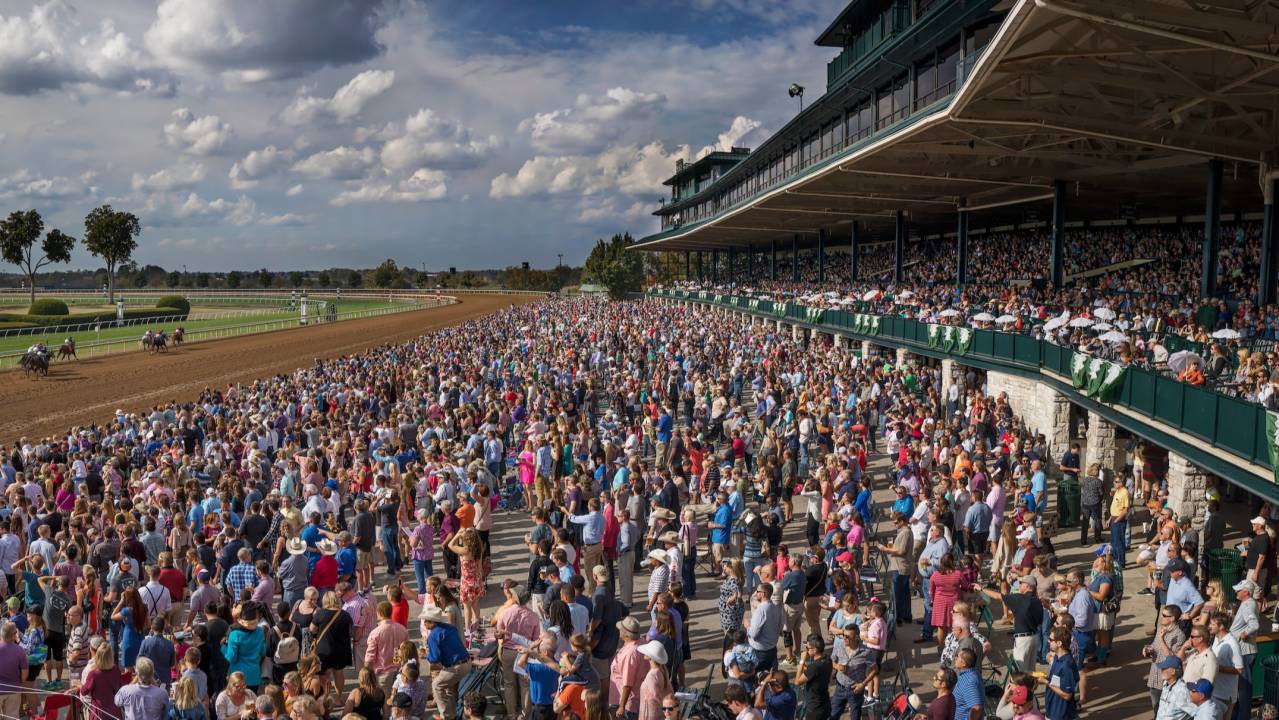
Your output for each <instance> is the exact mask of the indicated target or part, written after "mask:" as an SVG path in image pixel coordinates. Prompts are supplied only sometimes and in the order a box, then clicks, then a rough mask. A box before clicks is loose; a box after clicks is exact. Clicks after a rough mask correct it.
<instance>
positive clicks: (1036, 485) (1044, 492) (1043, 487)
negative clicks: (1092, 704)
mask: <svg viewBox="0 0 1279 720" xmlns="http://www.w3.org/2000/svg"><path fill="white" fill-rule="evenodd" d="M1030 473H1031V474H1030V491H1031V492H1032V493H1033V494H1034V495H1035V507H1036V508H1041V507H1043V506H1044V503H1045V502H1047V500H1048V476H1047V475H1046V474H1044V464H1043V463H1042V462H1040V461H1039V460H1035V461H1033V462H1031V463H1030Z"/></svg>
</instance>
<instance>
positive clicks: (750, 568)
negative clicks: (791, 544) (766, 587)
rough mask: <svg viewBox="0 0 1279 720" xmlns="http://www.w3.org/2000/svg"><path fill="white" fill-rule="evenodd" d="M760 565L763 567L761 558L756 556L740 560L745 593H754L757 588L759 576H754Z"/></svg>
mask: <svg viewBox="0 0 1279 720" xmlns="http://www.w3.org/2000/svg"><path fill="white" fill-rule="evenodd" d="M687 561H688V559H687V558H685V562H687ZM760 565H763V558H762V557H759V556H757V557H743V558H742V568H743V569H744V570H745V571H746V591H747V592H754V591H755V588H756V587H758V586H759V575H756V574H755V568H757V567H759V566H760Z"/></svg>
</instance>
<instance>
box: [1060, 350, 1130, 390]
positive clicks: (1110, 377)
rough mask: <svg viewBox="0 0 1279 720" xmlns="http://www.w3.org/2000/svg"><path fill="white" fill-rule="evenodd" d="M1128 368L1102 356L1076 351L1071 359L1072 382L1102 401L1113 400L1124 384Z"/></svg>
mask: <svg viewBox="0 0 1279 720" xmlns="http://www.w3.org/2000/svg"><path fill="white" fill-rule="evenodd" d="M1127 374H1128V368H1127V367H1125V366H1123V365H1120V364H1119V363H1113V362H1110V361H1109V360H1103V359H1101V358H1096V357H1095V358H1090V357H1088V356H1086V355H1083V354H1081V353H1075V355H1074V357H1072V358H1071V360H1070V382H1071V384H1072V385H1074V386H1075V387H1076V388H1078V389H1079V390H1080V391H1082V392H1083V393H1084V394H1085V395H1091V396H1092V397H1093V398H1095V399H1097V400H1099V401H1101V402H1113V401H1114V399H1115V398H1116V397H1117V396H1118V395H1119V390H1120V389H1121V388H1122V387H1123V386H1124V376H1125V375H1127Z"/></svg>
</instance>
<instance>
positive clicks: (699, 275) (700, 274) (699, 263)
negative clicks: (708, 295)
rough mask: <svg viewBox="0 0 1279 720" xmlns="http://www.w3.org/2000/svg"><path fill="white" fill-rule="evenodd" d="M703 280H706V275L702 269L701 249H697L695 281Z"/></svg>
mask: <svg viewBox="0 0 1279 720" xmlns="http://www.w3.org/2000/svg"><path fill="white" fill-rule="evenodd" d="M705 280H706V275H705V273H704V272H703V271H702V251H701V250H698V251H697V282H704V281H705Z"/></svg>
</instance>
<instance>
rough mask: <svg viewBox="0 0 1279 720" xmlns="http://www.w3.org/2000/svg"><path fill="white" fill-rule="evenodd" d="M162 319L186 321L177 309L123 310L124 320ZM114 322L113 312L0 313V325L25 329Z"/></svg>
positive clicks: (185, 317) (185, 314)
mask: <svg viewBox="0 0 1279 720" xmlns="http://www.w3.org/2000/svg"><path fill="white" fill-rule="evenodd" d="M138 318H164V320H165V321H166V322H170V321H171V322H181V321H183V320H186V319H187V313H184V312H182V311H181V310H178V309H177V308H157V309H149V308H148V309H143V310H125V311H124V319H126V320H135V319H138ZM112 320H115V311H114V310H104V311H102V312H94V313H82V314H77V315H70V316H67V315H21V314H18V313H0V323H10V322H17V323H22V324H23V325H25V326H27V327H32V326H35V327H54V326H57V325H81V324H84V323H92V322H98V321H101V322H102V323H104V324H105V323H107V322H110V321H112Z"/></svg>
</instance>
